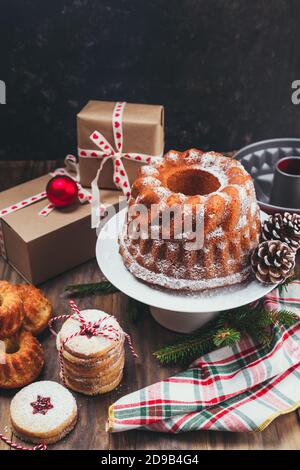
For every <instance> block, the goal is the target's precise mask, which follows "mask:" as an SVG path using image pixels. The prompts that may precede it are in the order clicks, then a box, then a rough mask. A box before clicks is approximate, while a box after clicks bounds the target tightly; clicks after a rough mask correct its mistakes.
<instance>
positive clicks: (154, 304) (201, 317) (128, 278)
mask: <svg viewBox="0 0 300 470" xmlns="http://www.w3.org/2000/svg"><path fill="white" fill-rule="evenodd" d="M125 213H126V209H123V210H122V211H120V212H119V213H118V214H116V215H115V216H113V217H112V218H111V219H110V220H109V221H108V222H107V223H106V225H105V226H104V227H103V229H102V230H101V232H100V234H99V237H98V241H97V245H96V257H97V261H98V264H99V267H100V269H101V271H102V272H103V274H104V275H105V276H106V277H107V279H108V280H109V281H110V282H111V283H112V284H113V285H114V286H115V287H117V289H119V290H120V291H122V292H124V294H126V295H128V296H129V297H131V298H133V299H135V300H138V301H140V302H143V303H145V304H147V305H149V306H150V310H151V314H152V316H153V317H154V319H155V320H156V321H157V322H158V323H159V324H160V325H162V326H164V327H165V328H168V329H169V330H172V331H176V332H179V333H190V332H192V331H194V330H195V329H197V328H200V327H201V326H203V325H204V324H205V323H206V322H208V321H209V320H211V319H213V318H214V317H215V316H217V315H218V314H219V313H220V312H221V311H223V310H229V309H233V308H236V307H240V306H242V305H246V304H248V303H250V302H253V301H255V300H258V299H260V298H261V297H263V296H264V295H266V294H268V293H269V292H270V291H271V290H272V289H274V287H275V286H274V285H272V286H263V285H262V284H259V283H258V282H257V281H255V280H251V281H250V282H248V283H245V284H239V285H236V286H232V287H226V288H225V287H224V288H219V289H214V290H212V291H207V292H202V293H201V292H200V293H198V292H197V293H191V294H186V293H176V292H173V291H170V290H165V289H160V288H155V287H153V286H150V285H148V284H146V283H144V282H142V281H140V280H138V279H137V278H136V277H134V276H133V275H132V274H131V273H130V272H129V271H128V270H127V269H126V267H125V266H124V264H123V260H122V257H121V256H120V254H119V245H118V234H119V233H120V231H121V228H122V226H123V223H124V218H125ZM263 218H264V217H263Z"/></svg>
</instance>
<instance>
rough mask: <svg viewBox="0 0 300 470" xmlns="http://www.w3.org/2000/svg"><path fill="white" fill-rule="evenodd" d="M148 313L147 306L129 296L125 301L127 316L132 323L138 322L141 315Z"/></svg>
mask: <svg viewBox="0 0 300 470" xmlns="http://www.w3.org/2000/svg"><path fill="white" fill-rule="evenodd" d="M147 313H149V307H148V305H146V304H143V303H142V302H138V301H137V300H135V299H132V298H130V297H129V299H128V303H127V316H128V319H129V321H131V322H132V323H138V322H139V321H140V320H142V318H143V315H144V314H147Z"/></svg>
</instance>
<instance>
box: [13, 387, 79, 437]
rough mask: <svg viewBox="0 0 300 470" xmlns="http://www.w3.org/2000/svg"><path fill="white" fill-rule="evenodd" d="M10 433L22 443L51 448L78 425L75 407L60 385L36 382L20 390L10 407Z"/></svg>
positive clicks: (69, 394) (67, 393)
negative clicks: (39, 444) (41, 444)
mask: <svg viewBox="0 0 300 470" xmlns="http://www.w3.org/2000/svg"><path fill="white" fill-rule="evenodd" d="M10 415H11V423H12V429H13V432H14V434H15V435H16V436H18V437H19V438H20V439H22V440H23V441H27V442H33V443H43V444H54V443H55V442H57V441H59V440H61V439H63V438H64V437H65V436H66V435H67V434H68V433H69V432H71V431H72V429H73V428H74V427H75V425H76V422H77V416H78V411H77V404H76V401H75V398H74V397H73V395H72V394H71V393H70V392H69V391H68V390H67V389H66V388H65V387H63V386H62V385H60V384H58V383H56V382H51V381H43V382H35V383H33V384H31V385H28V387H25V388H23V389H22V390H21V391H20V392H18V393H17V394H16V395H15V397H14V398H13V400H12V402H11V405H10Z"/></svg>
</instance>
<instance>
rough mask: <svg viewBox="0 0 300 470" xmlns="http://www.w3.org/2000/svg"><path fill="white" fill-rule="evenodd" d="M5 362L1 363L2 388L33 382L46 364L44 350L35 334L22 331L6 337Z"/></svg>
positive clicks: (0, 379) (18, 386) (16, 386)
mask: <svg viewBox="0 0 300 470" xmlns="http://www.w3.org/2000/svg"><path fill="white" fill-rule="evenodd" d="M4 342H5V346H6V355H5V363H4V364H0V388H5V389H12V388H20V387H24V386H25V385H28V384H29V383H31V382H33V381H34V380H35V379H36V378H37V376H38V375H39V374H40V372H41V370H42V368H43V365H44V351H43V349H42V346H41V345H40V343H39V342H38V340H37V339H36V338H34V336H32V334H31V333H29V332H28V331H21V332H19V333H17V334H16V335H15V336H14V337H11V338H9V339H5V340H4Z"/></svg>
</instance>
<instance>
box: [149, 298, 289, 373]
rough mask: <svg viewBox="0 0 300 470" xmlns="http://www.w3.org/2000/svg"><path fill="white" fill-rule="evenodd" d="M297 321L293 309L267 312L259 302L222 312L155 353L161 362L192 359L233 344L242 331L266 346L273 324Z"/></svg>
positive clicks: (269, 340)
mask: <svg viewBox="0 0 300 470" xmlns="http://www.w3.org/2000/svg"><path fill="white" fill-rule="evenodd" d="M297 320H298V317H297V315H295V314H294V313H293V312H290V311H288V310H281V311H278V312H277V311H275V312H270V311H269V310H266V309H265V307H264V305H263V301H260V302H259V303H258V304H257V305H256V307H255V308H249V306H244V307H240V308H237V309H234V310H229V311H225V312H223V313H221V314H220V315H219V316H218V317H217V318H216V319H215V320H212V321H211V322H209V323H207V325H205V327H204V328H202V329H200V330H197V331H195V332H194V333H193V334H192V335H188V336H186V337H185V338H184V339H181V340H180V341H178V342H176V343H175V344H171V345H167V346H164V347H162V348H161V349H159V350H158V351H156V352H155V353H154V356H155V357H156V358H157V359H158V360H159V362H161V363H162V364H169V363H182V362H185V361H187V360H189V361H191V360H193V359H196V358H197V357H199V356H202V355H204V354H207V353H208V352H211V351H212V350H214V349H216V348H219V347H223V346H232V345H233V344H235V343H236V342H238V341H239V340H240V336H241V334H242V333H247V334H248V335H249V336H251V337H252V338H253V340H255V341H256V342H258V343H260V344H261V345H263V346H265V347H269V346H270V344H271V342H272V340H273V338H274V326H276V325H283V326H285V327H288V326H291V325H293V324H294V323H295V322H296V321H297Z"/></svg>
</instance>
